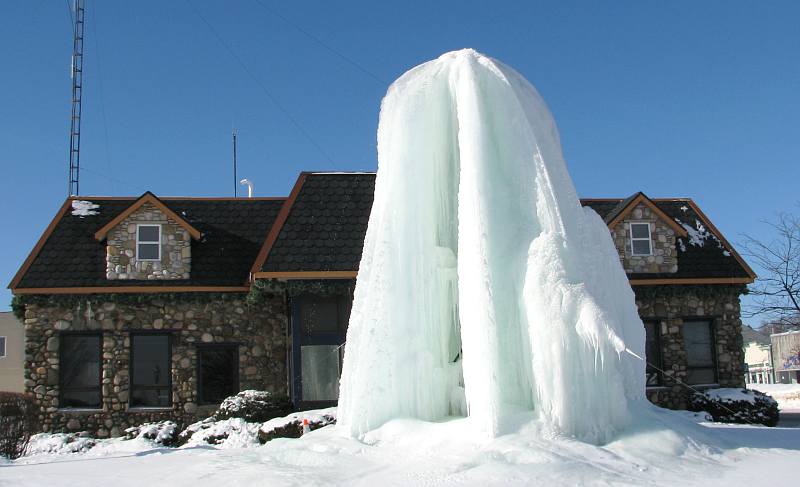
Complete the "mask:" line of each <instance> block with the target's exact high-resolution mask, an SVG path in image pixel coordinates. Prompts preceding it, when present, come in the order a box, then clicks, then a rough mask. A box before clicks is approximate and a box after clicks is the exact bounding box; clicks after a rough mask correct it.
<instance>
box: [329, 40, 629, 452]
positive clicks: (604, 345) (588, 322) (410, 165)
mask: <svg viewBox="0 0 800 487" xmlns="http://www.w3.org/2000/svg"><path fill="white" fill-rule="evenodd" d="M378 161H379V162H378V175H377V181H376V187H375V200H374V204H373V207H372V213H371V215H370V219H369V226H368V230H367V235H366V240H365V243H364V252H363V256H362V260H361V266H360V270H359V276H358V282H357V284H356V289H355V299H354V303H353V310H352V313H351V318H350V326H349V329H348V332H347V345H346V351H345V360H344V368H343V373H342V379H341V394H340V398H339V425H338V428H339V429H341V430H344V431H345V432H346V433H347V434H350V435H353V436H357V437H358V436H363V435H364V434H365V433H366V432H368V431H370V430H373V429H375V428H377V427H379V426H380V425H381V424H383V423H385V422H386V421H388V420H390V419H393V418H401V417H413V418H419V419H423V420H437V419H441V418H444V417H446V416H448V415H468V416H469V417H470V418H471V421H474V424H475V425H476V426H477V427H478V428H479V430H480V431H481V432H482V433H483V434H484V435H486V436H487V437H492V436H497V435H499V434H503V433H506V432H509V431H510V430H511V429H513V428H514V426H513V421H514V420H513V418H514V416H515V414H516V413H518V412H520V411H531V410H533V411H536V413H537V414H538V416H539V417H540V419H541V420H542V422H543V423H544V424H545V425H546V426H547V427H548V428H549V429H550V430H551V431H552V432H554V433H556V434H564V435H569V436H574V437H577V438H580V439H583V440H585V441H591V442H605V441H608V440H609V439H610V438H612V437H613V436H614V435H615V434H616V433H617V432H618V431H620V430H621V429H622V428H624V427H625V425H626V424H627V423H628V422H629V420H630V417H631V408H635V407H637V404H644V403H645V401H644V387H645V386H644V364H643V362H642V361H641V360H640V359H638V358H636V357H634V356H632V355H631V354H627V353H624V352H625V350H626V348H628V349H630V350H631V351H632V352H633V353H635V354H637V355H639V356H643V351H642V350H643V348H644V328H643V326H642V323H641V321H640V320H639V317H638V315H637V312H636V307H635V304H634V296H633V292H632V291H631V288H630V286H629V284H628V280H627V278H626V276H625V273H624V271H623V269H622V267H621V265H620V263H619V257H618V255H617V252H616V250H615V248H614V245H613V242H612V240H611V237H610V235H609V231H608V228H607V227H606V225H605V224H604V222H603V221H602V219H601V218H600V217H599V216H598V215H597V214H596V213H594V212H593V211H592V210H590V209H587V208H582V207H581V205H580V202H579V200H578V196H577V193H576V191H575V188H574V187H573V184H572V181H571V179H570V177H569V174H568V172H567V167H566V163H565V162H564V158H563V156H562V153H561V146H560V142H559V137H558V131H557V129H556V126H555V123H554V121H553V119H552V116H551V115H550V113H549V111H548V109H547V107H546V106H545V103H544V101H543V100H542V99H541V97H540V96H539V94H538V93H537V92H536V90H535V89H534V88H533V86H531V85H530V84H529V83H528V82H527V81H526V80H525V79H524V78H523V77H522V76H521V75H520V74H519V73H517V72H516V71H514V70H513V69H511V68H509V67H508V66H505V65H504V64H502V63H500V62H498V61H496V60H494V59H491V58H488V57H486V56H483V55H481V54H479V53H477V52H475V51H473V50H462V51H457V52H451V53H447V54H445V55H443V56H441V57H440V58H439V59H436V60H434V61H430V62H428V63H425V64H423V65H421V66H418V67H416V68H414V69H412V70H411V71H409V72H407V73H406V74H404V75H403V76H402V77H401V78H400V79H398V80H397V81H396V82H395V83H394V84H392V86H391V87H390V88H389V91H388V93H387V95H386V97H385V98H384V100H383V104H382V107H381V115H380V123H379V128H378Z"/></svg>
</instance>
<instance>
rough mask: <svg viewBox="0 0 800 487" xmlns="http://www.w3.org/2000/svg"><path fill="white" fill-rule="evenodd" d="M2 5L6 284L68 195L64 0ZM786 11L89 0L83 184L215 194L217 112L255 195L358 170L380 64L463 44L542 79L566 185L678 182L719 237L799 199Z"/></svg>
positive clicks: (665, 192) (796, 30)
mask: <svg viewBox="0 0 800 487" xmlns="http://www.w3.org/2000/svg"><path fill="white" fill-rule="evenodd" d="M490 3H491V4H490ZM0 15H1V16H2V18H3V19H4V21H3V28H2V29H0V45H2V46H4V49H3V51H4V54H3V61H4V69H3V71H4V73H3V76H2V78H1V79H2V81H1V82H0V83H2V87H3V90H2V92H3V95H4V101H3V103H2V104H1V105H0V107H2V108H0V113H2V115H3V116H2V117H0V124H2V130H0V147H2V148H3V150H2V156H1V157H2V159H1V160H2V170H3V174H2V177H0V190H2V194H3V196H4V197H3V198H2V199H0V205H2V207H1V208H0V209H1V210H2V211H0V215H2V217H1V218H2V223H3V228H4V229H5V230H4V231H3V232H2V233H3V237H4V238H2V244H0V245H2V255H3V258H2V259H0V281H2V282H3V285H4V286H5V285H6V284H7V283H8V282H9V281H10V280H11V278H12V276H13V274H14V273H15V272H16V270H17V268H18V267H19V265H20V264H21V263H22V261H23V260H24V258H25V257H26V255H27V254H28V252H29V251H30V249H31V248H32V247H33V245H34V244H35V242H36V240H37V239H38V238H39V236H40V234H41V232H42V231H43V230H44V228H45V227H46V226H47V224H48V223H49V221H50V219H51V218H52V216H53V214H54V212H55V211H56V210H57V208H58V207H59V206H60V204H61V203H62V202H63V200H64V198H65V197H66V192H67V154H68V128H69V112H70V79H69V62H70V55H71V49H72V45H71V25H70V21H69V12H68V9H67V5H66V2H64V1H57V0H31V1H21V0H20V1H9V2H4V3H3V4H2V5H0ZM798 18H800V3H798V2H793V1H784V2H780V1H774V2H763V3H761V2H750V1H706V2H694V1H683V2H682V1H674V2H656V1H618V2H611V1H608V2H590V1H585V2H569V1H567V2H564V1H559V2H556V1H553V2H500V1H496V2H473V1H458V2H455V1H454V2H444V1H442V2H431V1H425V2H422V1H419V2H416V1H414V2H374V1H373V2H366V1H364V2H346V3H345V2H275V1H270V0H238V1H222V0H204V1H199V0H198V1H191V3H190V2H189V1H186V0H174V1H169V2H157V1H151V0H140V1H137V2H123V1H121V0H104V1H102V2H100V1H97V0H87V12H86V44H85V75H84V86H85V88H84V118H83V126H82V135H83V140H82V145H81V164H82V167H83V168H84V171H83V173H82V174H81V193H83V194H90V195H118V196H119V195H139V194H141V193H142V192H144V191H146V190H151V191H153V192H154V193H156V194H157V195H162V196H168V195H173V196H174V195H187V196H230V195H231V194H232V192H233V183H232V175H231V170H230V152H231V143H230V138H231V129H232V128H233V127H235V128H236V129H237V131H238V134H239V135H238V140H239V176H240V177H247V178H249V179H251V180H252V181H254V182H255V192H256V195H259V196H275V195H286V194H288V192H289V190H290V188H291V185H292V183H293V181H294V180H295V178H296V177H297V173H298V172H299V171H301V170H341V171H349V170H373V169H375V167H376V147H375V131H376V128H377V118H378V111H379V106H380V100H381V98H382V96H383V94H384V93H385V91H386V88H387V87H388V84H389V83H390V82H391V81H393V80H394V79H396V78H397V77H398V76H400V75H401V74H402V73H403V72H405V71H406V70H408V69H410V68H411V67H413V66H415V65H417V64H419V63H421V62H424V61H427V60H429V59H432V58H435V57H437V56H439V55H440V54H442V53H443V52H446V51H450V50H454V49H460V48H464V47H473V48H475V49H477V50H479V51H482V52H484V53H486V54H488V55H490V56H493V57H496V58H498V59H500V60H502V61H503V62H505V63H506V64H509V65H511V66H513V67H514V68H516V69H517V70H518V71H520V72H521V73H522V74H523V75H524V76H526V77H527V78H528V79H529V80H530V81H531V82H532V83H533V84H534V85H535V86H536V87H537V89H538V90H539V91H540V93H541V94H542V96H543V97H544V99H545V100H546V101H547V103H548V105H549V106H550V109H551V110H552V112H553V114H554V116H555V118H556V122H557V123H558V125H559V129H560V131H561V139H562V143H563V145H564V152H565V155H566V158H567V161H568V164H569V167H570V172H571V174H572V177H573V179H574V181H575V184H576V186H577V188H578V191H579V193H580V194H581V196H585V197H623V196H627V195H629V194H631V193H633V192H635V191H637V190H642V191H644V192H646V193H647V194H648V195H650V196H651V197H670V196H688V197H692V198H694V199H695V200H696V201H697V202H698V203H699V204H700V206H701V208H703V209H704V210H705V212H706V214H708V215H709V217H710V218H711V219H712V220H713V221H714V223H715V224H716V225H717V226H718V227H719V228H720V229H721V230H722V232H723V233H724V234H725V235H726V236H727V237H728V238H729V239H730V240H732V241H734V242H737V241H740V240H741V235H742V234H743V233H751V234H756V235H764V236H768V234H765V233H764V232H765V231H766V228H765V227H764V225H762V224H761V223H760V221H761V220H763V219H765V218H771V217H773V216H774V215H775V213H776V212H778V211H781V210H794V211H800V208H798V206H797V202H798V200H800V196H798V193H797V187H798V184H797V181H798V180H800V164H798V162H800V54H798V53H800V27H798V25H799V24H798V23H797V19H798ZM204 19H205V20H204ZM212 29H213V30H212ZM271 98H272V99H274V100H277V101H278V103H279V104H280V107H279V106H277V105H276V104H275V103H273V101H272V100H271ZM9 301H10V293H9V292H8V291H7V290H4V291H3V292H2V294H0V309H7V308H8V303H9Z"/></svg>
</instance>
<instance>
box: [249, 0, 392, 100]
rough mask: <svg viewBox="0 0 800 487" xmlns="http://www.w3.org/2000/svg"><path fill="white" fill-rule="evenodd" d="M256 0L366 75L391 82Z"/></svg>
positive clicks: (271, 12) (259, 0)
mask: <svg viewBox="0 0 800 487" xmlns="http://www.w3.org/2000/svg"><path fill="white" fill-rule="evenodd" d="M254 1H255V2H256V3H257V4H258V5H259V6H260V7H261V8H263V9H264V10H266V11H267V12H269V13H270V14H272V15H274V16H275V17H278V18H279V19H281V20H282V21H284V22H285V23H287V24H289V25H291V26H292V27H294V28H295V29H296V30H298V31H299V32H300V33H302V34H303V35H305V36H306V37H308V38H309V39H311V40H312V41H314V42H316V43H317V44H319V45H320V46H322V47H323V48H325V49H327V50H328V51H330V52H331V53H333V54H335V55H336V56H338V57H339V58H341V59H342V60H344V61H345V62H347V63H348V64H350V65H351V66H353V67H355V68H356V69H358V70H359V71H361V72H362V73H364V74H366V75H367V76H369V77H370V78H372V79H374V80H375V81H377V82H378V83H380V84H381V85H382V86H386V85H388V84H389V83H387V82H386V81H385V80H383V79H381V78H380V76H378V75H376V74H374V73H373V72H372V71H370V70H368V69H367V68H365V67H364V66H362V65H361V64H359V63H358V62H356V61H354V60H353V59H352V58H350V57H348V56H346V55H344V54H343V53H342V52H341V51H339V50H337V49H334V48H333V47H331V46H330V45H329V44H327V43H326V42H325V41H323V40H322V39H320V38H319V37H317V36H315V35H314V34H312V33H311V32H309V31H307V30H305V29H304V28H303V27H301V26H300V25H298V24H297V23H295V22H292V21H291V20H290V19H288V18H287V17H285V16H283V15H282V14H280V13H279V12H277V11H276V10H273V9H272V8H270V7H268V6H266V5H264V3H263V2H262V1H261V0H254Z"/></svg>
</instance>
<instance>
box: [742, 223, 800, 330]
mask: <svg viewBox="0 0 800 487" xmlns="http://www.w3.org/2000/svg"><path fill="white" fill-rule="evenodd" d="M765 223H766V224H767V225H769V226H770V227H771V228H772V230H773V233H774V238H773V239H772V240H770V241H765V240H762V239H757V238H754V237H752V236H750V235H745V243H744V248H745V253H746V255H747V256H748V257H749V258H750V260H751V262H752V263H753V264H755V266H756V267H758V268H760V270H761V271H760V273H759V274H760V276H759V278H758V280H757V281H756V282H755V284H754V285H753V287H752V288H751V289H750V294H751V295H753V296H754V297H755V299H754V300H753V301H754V302H753V304H752V305H750V306H748V307H747V309H746V310H745V313H744V314H745V316H750V317H753V316H760V317H762V318H764V321H765V322H766V323H767V324H770V323H772V324H775V325H782V327H783V328H784V329H785V328H791V327H796V326H800V218H798V217H797V216H796V215H792V214H789V213H781V214H780V215H778V219H777V221H774V222H765Z"/></svg>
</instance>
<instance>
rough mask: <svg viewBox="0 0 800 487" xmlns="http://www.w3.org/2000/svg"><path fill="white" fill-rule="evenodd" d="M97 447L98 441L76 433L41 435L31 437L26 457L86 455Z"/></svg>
mask: <svg viewBox="0 0 800 487" xmlns="http://www.w3.org/2000/svg"><path fill="white" fill-rule="evenodd" d="M96 445H97V440H95V439H94V438H90V437H88V436H81V435H78V434H75V433H39V434H37V435H33V436H32V437H31V442H30V444H29V445H28V452H27V455H26V456H30V455H40V454H44V453H49V454H56V455H64V454H68V453H86V452H87V451H89V450H91V449H92V448H94V447H95V446H96Z"/></svg>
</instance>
